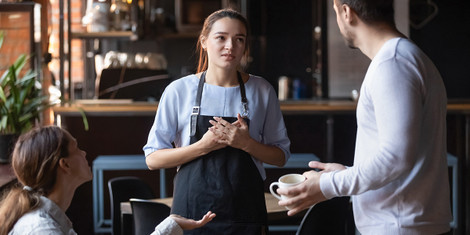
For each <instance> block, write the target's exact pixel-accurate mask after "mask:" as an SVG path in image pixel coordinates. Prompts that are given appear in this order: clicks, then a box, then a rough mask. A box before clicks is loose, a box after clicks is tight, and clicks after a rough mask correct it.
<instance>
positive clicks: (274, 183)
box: [269, 182, 282, 200]
mask: <svg viewBox="0 0 470 235" xmlns="http://www.w3.org/2000/svg"><path fill="white" fill-rule="evenodd" d="M275 185H277V187H279V182H273V183H271V185H269V191H271V194H272V195H273V196H275V197H276V198H277V199H279V200H282V198H281V196H280V195H279V194H277V193H276V192H275V191H274V190H273V187H274V186H275Z"/></svg>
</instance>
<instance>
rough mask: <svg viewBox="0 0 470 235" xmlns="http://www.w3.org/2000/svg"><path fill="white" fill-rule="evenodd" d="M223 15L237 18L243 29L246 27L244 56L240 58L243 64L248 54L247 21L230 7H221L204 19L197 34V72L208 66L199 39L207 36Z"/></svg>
mask: <svg viewBox="0 0 470 235" xmlns="http://www.w3.org/2000/svg"><path fill="white" fill-rule="evenodd" d="M225 17H229V18H231V19H237V20H239V21H240V22H242V24H243V25H244V26H245V29H246V40H245V54H244V58H243V59H242V64H243V65H244V64H245V63H246V61H247V57H248V54H249V46H248V42H249V31H250V30H249V27H248V21H247V20H246V18H245V17H244V16H243V15H242V14H240V13H239V12H237V11H235V10H233V9H230V8H225V9H221V10H218V11H215V12H213V13H212V14H210V15H209V16H208V17H207V18H206V20H205V21H204V25H203V27H202V30H201V33H200V34H199V38H198V43H197V45H196V52H198V54H199V61H198V65H197V72H198V73H199V72H202V71H205V70H207V67H208V58H207V52H206V51H205V50H204V49H203V48H202V46H201V40H202V38H203V37H205V38H207V37H208V36H209V33H210V32H211V30H212V25H214V23H215V22H216V21H218V20H220V19H222V18H225Z"/></svg>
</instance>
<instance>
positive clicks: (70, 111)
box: [53, 100, 470, 116]
mask: <svg viewBox="0 0 470 235" xmlns="http://www.w3.org/2000/svg"><path fill="white" fill-rule="evenodd" d="M280 106H281V111H282V112H283V113H284V114H337V113H353V112H355V111H356V103H355V102H353V101H348V100H305V101H281V102H280ZM157 107H158V102H132V101H130V100H82V101H77V102H76V103H73V104H64V105H58V106H55V107H54V108H53V111H54V113H55V114H61V115H80V110H83V111H84V112H85V113H86V114H87V115H92V116H94V115H111V116H114V115H115V116H137V115H151V116H153V115H155V112H156V110H157ZM447 111H448V112H449V113H455V114H458V113H460V114H470V101H466V102H454V101H450V102H449V104H448V105H447Z"/></svg>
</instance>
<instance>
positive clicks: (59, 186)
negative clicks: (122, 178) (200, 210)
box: [0, 126, 215, 235]
mask: <svg viewBox="0 0 470 235" xmlns="http://www.w3.org/2000/svg"><path fill="white" fill-rule="evenodd" d="M11 164H12V167H13V170H14V172H15V175H16V177H17V179H18V181H19V185H18V186H17V187H14V188H12V189H11V190H10V191H9V192H8V193H6V194H5V195H4V198H3V199H2V201H1V202H0V224H1V225H2V226H0V235H4V234H76V232H75V231H74V230H73V227H72V223H71V221H70V220H69V219H68V217H67V215H66V214H65V211H66V210H67V208H68V207H69V206H70V203H71V201H72V198H73V195H74V193H75V190H76V189H77V188H78V186H80V185H81V184H83V183H85V182H87V181H90V180H91V179H92V173H91V169H90V166H89V165H88V162H87V160H86V152H85V151H83V150H81V149H80V148H79V147H78V144H77V141H76V140H75V138H73V137H72V136H71V135H70V134H69V133H68V132H67V131H65V130H64V129H61V128H60V127H57V126H47V127H40V128H36V129H33V130H31V131H29V132H28V133H26V134H23V135H21V136H20V137H19V139H18V141H17V143H16V145H15V149H14V151H13V156H12V163H11ZM214 216H215V214H213V213H211V212H208V214H207V216H205V217H204V218H203V219H201V220H199V221H194V220H187V219H185V218H180V217H175V216H173V215H172V216H170V217H171V218H172V219H173V220H174V221H176V222H177V223H178V226H176V225H175V224H174V223H173V224H172V223H170V224H169V225H164V224H163V225H162V226H163V227H164V228H163V229H162V230H163V231H165V233H162V234H169V233H172V231H173V230H177V231H179V230H181V231H182V229H192V228H196V227H200V226H203V225H204V224H206V223H207V222H209V221H210V220H212V218H213V217H214ZM162 226H160V227H162ZM165 228H166V229H165ZM181 228H182V229H181ZM178 229H179V230H178ZM180 233H182V232H180ZM157 234H158V233H157ZM172 234H177V233H172Z"/></svg>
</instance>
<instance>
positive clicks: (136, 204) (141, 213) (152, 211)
mask: <svg viewBox="0 0 470 235" xmlns="http://www.w3.org/2000/svg"><path fill="white" fill-rule="evenodd" d="M130 202H131V208H132V218H133V219H132V220H133V223H134V234H136V235H138V234H151V233H152V232H153V231H155V227H156V226H157V225H158V224H159V223H160V222H162V221H163V220H164V219H165V218H166V217H168V216H169V215H170V207H168V206H167V205H165V204H163V203H159V202H155V201H152V200H145V199H137V198H131V199H130Z"/></svg>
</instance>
